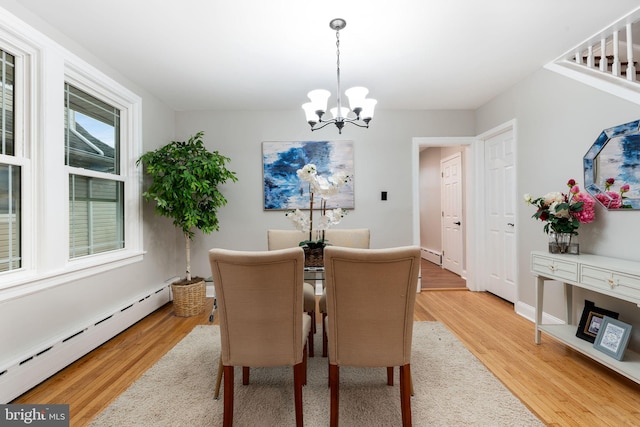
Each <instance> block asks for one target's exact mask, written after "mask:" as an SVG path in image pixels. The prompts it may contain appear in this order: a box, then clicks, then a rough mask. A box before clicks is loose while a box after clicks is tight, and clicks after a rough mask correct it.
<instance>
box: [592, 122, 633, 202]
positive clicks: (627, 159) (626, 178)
mask: <svg viewBox="0 0 640 427" xmlns="http://www.w3.org/2000/svg"><path fill="white" fill-rule="evenodd" d="M607 144H612V145H611V146H613V144H617V145H620V146H622V148H621V149H620V150H618V151H619V152H614V154H616V158H615V159H608V160H607V162H608V164H609V165H611V164H615V165H616V166H615V167H616V170H617V171H618V174H617V175H615V176H607V177H604V176H599V174H600V170H601V169H603V168H602V167H601V166H600V162H599V159H598V156H599V155H600V154H601V153H602V151H603V150H604V149H605V147H606V146H607ZM583 166H584V185H585V189H586V190H587V192H588V193H589V194H590V195H591V196H592V197H593V198H594V199H596V200H597V201H598V202H600V204H601V205H602V206H604V207H605V208H606V209H608V210H634V209H640V194H639V193H638V191H639V190H640V120H636V121H634V122H629V123H625V124H622V125H618V126H614V127H611V128H608V129H604V130H603V131H602V132H601V133H600V135H599V136H598V138H597V139H596V140H595V142H594V143H593V145H592V146H591V148H589V151H587V153H586V154H585V155H584V158H583ZM608 179H613V180H614V183H613V187H611V184H610V185H609V187H611V188H609V189H608V188H607V184H606V181H607V180H608ZM624 184H629V186H630V187H631V190H632V191H629V192H628V193H625V195H622V194H621V193H620V192H619V190H618V189H619V188H620V187H621V186H622V185H624ZM614 189H615V191H614ZM620 196H622V197H620Z"/></svg>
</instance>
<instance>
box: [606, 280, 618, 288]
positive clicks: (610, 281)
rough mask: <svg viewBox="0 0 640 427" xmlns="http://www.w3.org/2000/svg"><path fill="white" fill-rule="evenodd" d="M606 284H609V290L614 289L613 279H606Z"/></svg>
mask: <svg viewBox="0 0 640 427" xmlns="http://www.w3.org/2000/svg"><path fill="white" fill-rule="evenodd" d="M607 282H609V286H610V287H611V289H613V288H615V287H616V282H615V280H613V279H607Z"/></svg>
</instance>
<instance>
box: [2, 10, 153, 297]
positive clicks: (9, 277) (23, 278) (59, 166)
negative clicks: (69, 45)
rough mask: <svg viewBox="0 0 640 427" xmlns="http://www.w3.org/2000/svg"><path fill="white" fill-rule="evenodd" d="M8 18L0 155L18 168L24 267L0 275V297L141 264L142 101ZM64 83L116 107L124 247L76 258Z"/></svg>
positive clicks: (84, 172) (4, 26) (4, 31)
mask: <svg viewBox="0 0 640 427" xmlns="http://www.w3.org/2000/svg"><path fill="white" fill-rule="evenodd" d="M6 18H7V15H5V14H3V13H2V12H1V11H0V24H1V25H0V48H1V49H3V50H6V51H7V52H8V53H11V54H12V55H14V56H15V58H16V77H15V78H16V87H15V92H16V94H15V96H16V101H15V103H16V105H15V110H16V120H15V127H16V129H15V135H16V136H15V139H16V155H15V156H6V155H0V161H1V162H3V163H7V164H14V165H17V166H20V167H21V171H22V175H21V176H22V178H21V179H22V188H21V197H22V210H23V212H22V221H21V226H22V228H21V236H22V239H21V240H22V241H21V248H22V253H21V257H22V266H21V268H20V269H16V270H10V271H8V272H0V302H1V301H5V300H10V299H13V298H18V297H21V296H24V295H27V294H31V293H34V292H38V291H41V290H44V289H48V288H51V287H54V286H58V285H63V284H65V283H68V282H71V281H74V280H79V279H83V278H86V277H89V276H92V275H95V274H99V273H102V272H106V271H110V270H113V269H117V268H121V267H123V266H126V265H129V264H132V263H135V262H140V261H142V257H143V254H144V251H143V241H142V232H143V221H142V200H141V185H142V175H141V172H140V170H139V168H138V167H137V166H136V164H135V163H136V160H137V159H138V158H139V156H140V155H141V150H142V99H141V98H140V97H139V96H138V95H136V94H135V93H134V92H132V91H131V90H129V89H128V88H126V87H124V86H123V85H121V84H120V83H118V82H116V81H115V80H113V79H112V78H110V77H109V76H107V75H106V74H104V73H103V72H101V71H100V70H99V69H97V68H95V67H94V66H92V65H91V64H88V63H87V62H85V61H84V60H82V59H80V58H78V57H77V56H75V55H74V54H72V53H71V52H69V51H67V50H66V49H65V48H63V47H61V46H60V45H58V44H57V43H55V42H54V41H52V40H51V39H49V38H47V37H46V36H44V35H42V34H41V33H39V32H37V31H36V30H35V29H33V28H32V27H30V26H28V25H27V24H25V23H24V22H22V21H19V20H11V19H9V20H5V19H6ZM65 82H67V83H69V84H71V85H73V86H75V87H77V88H79V89H81V90H84V91H85V92H87V93H89V94H91V95H93V96H96V97H97V98H99V99H103V100H104V101H105V102H108V103H110V104H112V105H114V106H116V107H117V108H119V109H120V110H121V128H120V129H121V130H120V139H121V141H120V143H121V152H120V175H119V176H120V178H119V179H122V180H123V182H125V189H124V211H125V213H124V223H125V230H124V233H125V244H124V248H122V249H117V250H113V251H109V252H103V253H98V254H93V255H87V256H84V257H78V258H75V259H71V258H70V256H69V232H68V229H69V185H68V181H69V174H70V173H74V172H73V168H70V167H67V166H66V165H65V164H64V154H63V153H64V83H65ZM125 123H126V124H125ZM56 162H57V163H56ZM87 172H89V171H87V170H84V169H82V173H81V175H87ZM96 174H98V175H100V174H101V173H100V172H96ZM108 175H109V176H108V177H106V178H107V179H110V180H112V179H114V178H115V177H118V175H112V174H108ZM98 177H100V178H103V177H104V176H102V175H100V176H98ZM65 183H66V184H65ZM52 212H53V213H55V215H52Z"/></svg>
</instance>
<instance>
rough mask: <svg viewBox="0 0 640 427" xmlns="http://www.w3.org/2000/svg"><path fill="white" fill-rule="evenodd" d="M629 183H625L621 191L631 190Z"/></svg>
mask: <svg viewBox="0 0 640 427" xmlns="http://www.w3.org/2000/svg"><path fill="white" fill-rule="evenodd" d="M629 188H630V187H629V184H625V185H623V186H622V187H620V193H626V192H627V191H629Z"/></svg>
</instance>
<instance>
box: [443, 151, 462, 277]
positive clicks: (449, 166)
mask: <svg viewBox="0 0 640 427" xmlns="http://www.w3.org/2000/svg"><path fill="white" fill-rule="evenodd" d="M440 171H441V172H442V181H441V182H442V184H441V185H442V252H443V254H442V267H443V268H446V269H447V270H449V271H452V272H454V273H456V274H457V275H459V276H461V275H462V240H463V239H462V235H463V233H462V158H461V155H460V153H458V154H454V155H453V156H451V157H447V158H446V159H443V160H441V161H440Z"/></svg>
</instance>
